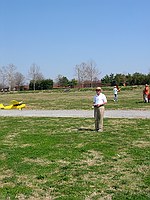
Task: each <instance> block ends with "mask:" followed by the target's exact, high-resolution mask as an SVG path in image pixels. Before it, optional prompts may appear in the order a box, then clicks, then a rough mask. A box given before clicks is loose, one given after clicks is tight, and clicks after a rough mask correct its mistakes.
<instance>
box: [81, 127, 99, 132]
mask: <svg viewBox="0 0 150 200" xmlns="http://www.w3.org/2000/svg"><path fill="white" fill-rule="evenodd" d="M78 131H95V129H92V128H85V127H80V128H78Z"/></svg>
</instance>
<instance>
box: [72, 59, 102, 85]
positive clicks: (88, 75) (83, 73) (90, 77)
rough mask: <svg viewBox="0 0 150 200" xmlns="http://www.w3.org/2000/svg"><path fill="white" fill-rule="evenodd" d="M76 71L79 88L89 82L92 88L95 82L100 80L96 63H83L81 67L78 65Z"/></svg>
mask: <svg viewBox="0 0 150 200" xmlns="http://www.w3.org/2000/svg"><path fill="white" fill-rule="evenodd" d="M75 71H76V76H77V78H78V84H79V86H80V85H82V84H83V83H84V82H85V81H88V82H90V85H91V87H92V84H93V81H94V80H98V79H99V75H100V72H99V70H98V69H97V67H96V63H95V62H94V61H89V62H87V63H85V62H82V63H81V64H80V65H76V67H75Z"/></svg>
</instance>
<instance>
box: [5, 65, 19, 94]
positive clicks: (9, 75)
mask: <svg viewBox="0 0 150 200" xmlns="http://www.w3.org/2000/svg"><path fill="white" fill-rule="evenodd" d="M4 71H5V75H6V80H7V83H8V87H9V91H11V90H12V89H13V88H14V87H15V73H16V66H15V65H13V64H9V65H8V66H6V67H5V68H4Z"/></svg>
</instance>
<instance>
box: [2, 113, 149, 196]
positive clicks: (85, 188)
mask: <svg viewBox="0 0 150 200" xmlns="http://www.w3.org/2000/svg"><path fill="white" fill-rule="evenodd" d="M0 119H1V120H0V127H1V131H0V151H1V152H0V160H1V161H0V199H1V200H5V199H10V200H14V199H19V200H22V199H29V200H45V199H47V200H48V199H49V200H50V199H59V200H83V199H85V200H98V199H104V200H111V199H113V200H125V199H128V200H148V199H150V190H149V188H150V187H149V186H150V177H149V164H150V158H149V155H150V152H149V150H150V145H149V144H150V140H149V130H150V120H148V119H105V120H104V124H105V130H104V132H103V133H97V132H95V131H93V128H94V127H93V124H94V121H93V119H81V118H11V117H1V118H0Z"/></svg>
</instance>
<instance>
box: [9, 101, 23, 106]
mask: <svg viewBox="0 0 150 200" xmlns="http://www.w3.org/2000/svg"><path fill="white" fill-rule="evenodd" d="M10 103H11V104H13V105H18V104H21V103H22V101H21V102H19V101H16V100H12V101H10Z"/></svg>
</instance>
